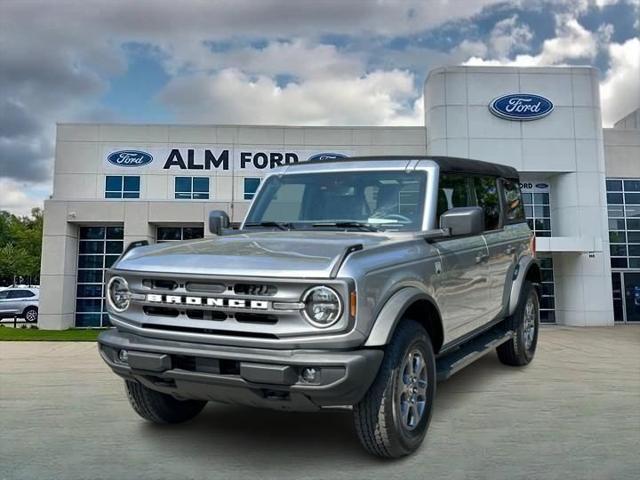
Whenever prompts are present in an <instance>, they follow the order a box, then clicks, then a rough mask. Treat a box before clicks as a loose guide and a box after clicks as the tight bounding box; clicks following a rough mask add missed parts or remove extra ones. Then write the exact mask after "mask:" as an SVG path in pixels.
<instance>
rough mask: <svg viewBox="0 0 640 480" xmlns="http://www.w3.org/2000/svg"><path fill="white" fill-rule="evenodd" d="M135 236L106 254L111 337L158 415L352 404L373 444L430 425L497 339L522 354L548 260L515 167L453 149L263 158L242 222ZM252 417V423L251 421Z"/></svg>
mask: <svg viewBox="0 0 640 480" xmlns="http://www.w3.org/2000/svg"><path fill="white" fill-rule="evenodd" d="M209 228H210V230H211V232H212V234H213V235H212V236H210V237H209V238H205V239H200V240H194V241H187V242H179V243H172V244H157V245H147V246H134V247H135V248H129V249H128V250H127V251H125V253H124V254H123V255H122V256H121V257H120V258H119V259H118V261H117V262H116V263H115V264H114V265H113V267H112V268H111V270H110V271H109V275H108V279H107V284H106V296H107V303H108V311H109V318H110V320H111V323H112V324H113V326H114V327H115V328H114V329H111V330H109V331H106V332H103V333H102V334H101V335H100V338H99V344H100V354H101V356H102V358H103V359H104V361H105V362H106V363H107V364H108V365H109V366H110V367H111V368H112V369H113V371H114V372H115V373H116V374H118V375H120V376H121V377H123V378H124V380H125V386H126V392H127V395H128V399H129V401H130V403H131V405H132V407H133V409H134V410H135V411H136V412H137V413H138V414H139V415H140V416H142V417H143V418H145V419H147V420H149V421H151V422H155V423H176V422H183V421H186V420H189V419H191V418H193V417H195V416H196V415H197V414H198V413H199V412H200V411H201V410H202V409H203V408H204V406H205V404H206V402H207V401H210V400H213V401H217V402H226V403H233V404H243V405H249V406H255V407H265V408H273V409H282V410H292V411H309V410H319V409H322V408H330V407H344V406H348V407H351V408H352V410H353V418H354V421H355V426H356V430H357V433H358V436H359V438H360V440H361V442H362V444H363V446H364V447H365V448H366V449H367V450H368V451H369V452H370V453H372V454H374V455H378V456H381V457H400V456H403V455H407V454H409V453H411V452H413V451H415V450H416V449H417V448H418V447H419V446H420V444H421V442H422V441H423V439H424V437H425V434H426V432H427V428H428V425H429V421H430V418H431V413H432V410H433V404H434V396H435V392H436V382H437V381H438V380H443V379H446V378H448V377H449V376H450V375H452V374H453V373H455V372H456V371H458V370H459V369H461V368H463V367H464V366H466V365H468V364H469V363H471V362H473V361H474V360H476V359H478V358H479V357H480V356H482V355H484V354H485V353H487V352H489V351H490V350H492V349H496V350H497V355H498V358H499V359H500V361H501V362H503V363H505V364H507V365H512V366H523V365H527V364H528V363H529V362H530V361H531V360H532V358H533V356H534V353H535V350H536V343H537V338H538V326H539V300H538V284H539V282H540V270H539V267H538V265H537V263H536V260H535V251H534V250H535V243H534V237H533V235H532V233H531V231H530V230H529V227H528V226H527V223H526V220H525V214H524V208H523V205H522V199H521V194H520V189H519V181H518V173H517V172H516V171H515V170H514V169H512V168H510V167H506V166H501V165H496V164H492V163H486V162H480V161H474V160H467V159H457V158H448V157H384V158H379V157H362V158H348V159H340V160H330V161H317V162H314V161H311V162H305V163H300V164H295V165H289V166H284V167H281V168H278V169H275V170H274V171H273V172H272V173H270V174H269V175H268V176H267V177H266V178H265V180H264V181H263V183H262V185H261V186H260V188H259V191H258V192H257V194H256V197H255V199H254V201H253V203H252V204H251V206H250V208H249V211H248V213H247V215H246V218H245V220H244V222H243V223H242V225H241V227H240V229H239V230H230V229H229V217H228V216H227V215H226V213H224V212H221V211H215V212H212V213H211V215H210V218H209ZM248 434H249V433H248Z"/></svg>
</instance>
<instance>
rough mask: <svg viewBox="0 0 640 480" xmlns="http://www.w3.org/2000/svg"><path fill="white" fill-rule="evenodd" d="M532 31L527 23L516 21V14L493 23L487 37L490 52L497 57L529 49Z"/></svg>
mask: <svg viewBox="0 0 640 480" xmlns="http://www.w3.org/2000/svg"><path fill="white" fill-rule="evenodd" d="M532 39H533V32H532V31H531V29H530V28H529V26H528V25H526V24H522V23H518V16H517V15H513V16H511V17H509V18H505V19H504V20H500V21H499V22H497V23H496V24H495V26H494V27H493V30H492V31H491V35H490V38H489V46H490V47H491V53H492V55H494V56H495V57H497V58H505V57H508V56H509V55H510V54H511V53H512V52H514V51H527V50H529V43H530V42H531V40H532Z"/></svg>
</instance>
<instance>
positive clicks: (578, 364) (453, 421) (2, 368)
mask: <svg viewBox="0 0 640 480" xmlns="http://www.w3.org/2000/svg"><path fill="white" fill-rule="evenodd" d="M436 397H437V399H436V405H435V412H434V416H433V420H432V422H431V428H430V431H429V434H428V436H427V440H426V441H425V443H424V445H423V446H422V448H421V449H420V450H419V451H418V452H417V453H416V454H414V455H412V456H410V457H408V458H405V459H401V460H397V461H382V460H378V459H376V458H373V457H370V456H368V455H367V454H366V453H365V452H364V451H363V450H362V449H361V447H360V445H359V443H358V440H357V438H356V436H355V432H354V428H353V426H352V422H351V415H350V412H348V411H332V412H322V413H313V414H306V413H305V414H292V413H281V412H272V411H266V410H257V409H250V408H241V407H234V406H226V405H219V404H209V405H208V406H207V408H206V409H205V410H204V412H203V413H202V414H201V415H200V416H199V417H197V418H196V419H195V420H194V421H192V422H190V423H187V424H183V425H178V426H169V427H159V426H155V425H151V424H148V423H145V422H144V421H143V420H141V419H140V418H139V417H137V416H136V414H135V413H134V412H133V411H132V410H131V408H130V407H129V404H128V402H127V400H126V398H125V395H124V391H123V386H122V381H121V380H119V379H118V378H117V377H116V376H115V375H113V374H112V373H111V372H110V371H109V369H108V368H107V367H106V366H105V365H104V364H103V363H102V361H101V360H100V359H99V357H98V353H97V349H96V345H95V344H94V343H52V342H0V478H2V479H65V480H72V479H118V480H124V479H205V478H207V479H235V478H251V479H259V480H266V479H270V478H278V479H299V478H322V479H343V478H354V479H368V480H369V479H377V478H380V479H383V478H384V479H403V480H407V479H426V478H429V479H439V480H440V479H491V480H498V479H563V480H569V479H579V480H586V479H594V480H604V479H615V480H622V479H627V478H628V479H632V478H633V479H637V478H640V326H616V327H612V328H564V327H548V328H543V329H542V332H541V336H540V343H539V350H538V353H537V356H536V359H535V360H534V362H533V363H532V364H531V365H529V366H528V367H525V368H512V367H507V366H503V365H501V364H500V363H499V362H498V360H497V358H496V357H495V355H493V354H492V355H488V356H486V357H485V358H483V359H482V360H480V361H478V362H476V363H475V364H473V365H471V366H470V367H468V368H466V369H465V370H463V371H462V372H460V373H458V374H457V375H456V376H454V377H453V378H451V379H450V380H448V381H446V382H442V383H440V384H439V385H438V391H437V394H436Z"/></svg>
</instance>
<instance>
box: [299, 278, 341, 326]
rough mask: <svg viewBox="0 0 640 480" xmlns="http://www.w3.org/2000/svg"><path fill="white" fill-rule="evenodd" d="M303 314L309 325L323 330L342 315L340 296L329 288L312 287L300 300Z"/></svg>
mask: <svg viewBox="0 0 640 480" xmlns="http://www.w3.org/2000/svg"><path fill="white" fill-rule="evenodd" d="M302 301H303V302H304V314H305V316H306V317H307V320H308V321H309V323H310V324H311V325H313V326H314V327H318V328H325V327H329V326H331V325H333V324H334V323H336V322H337V321H338V320H339V319H340V315H341V314H342V301H341V300H340V296H339V295H338V294H337V293H336V292H335V291H334V290H333V289H331V288H329V287H313V288H310V289H309V290H307V292H306V293H305V294H304V297H303V298H302Z"/></svg>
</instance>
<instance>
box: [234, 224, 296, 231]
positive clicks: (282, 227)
mask: <svg viewBox="0 0 640 480" xmlns="http://www.w3.org/2000/svg"><path fill="white" fill-rule="evenodd" d="M244 226H245V228H246V227H267V228H269V227H275V228H278V229H280V230H293V228H294V227H293V224H292V223H290V222H256V223H245V224H244Z"/></svg>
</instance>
